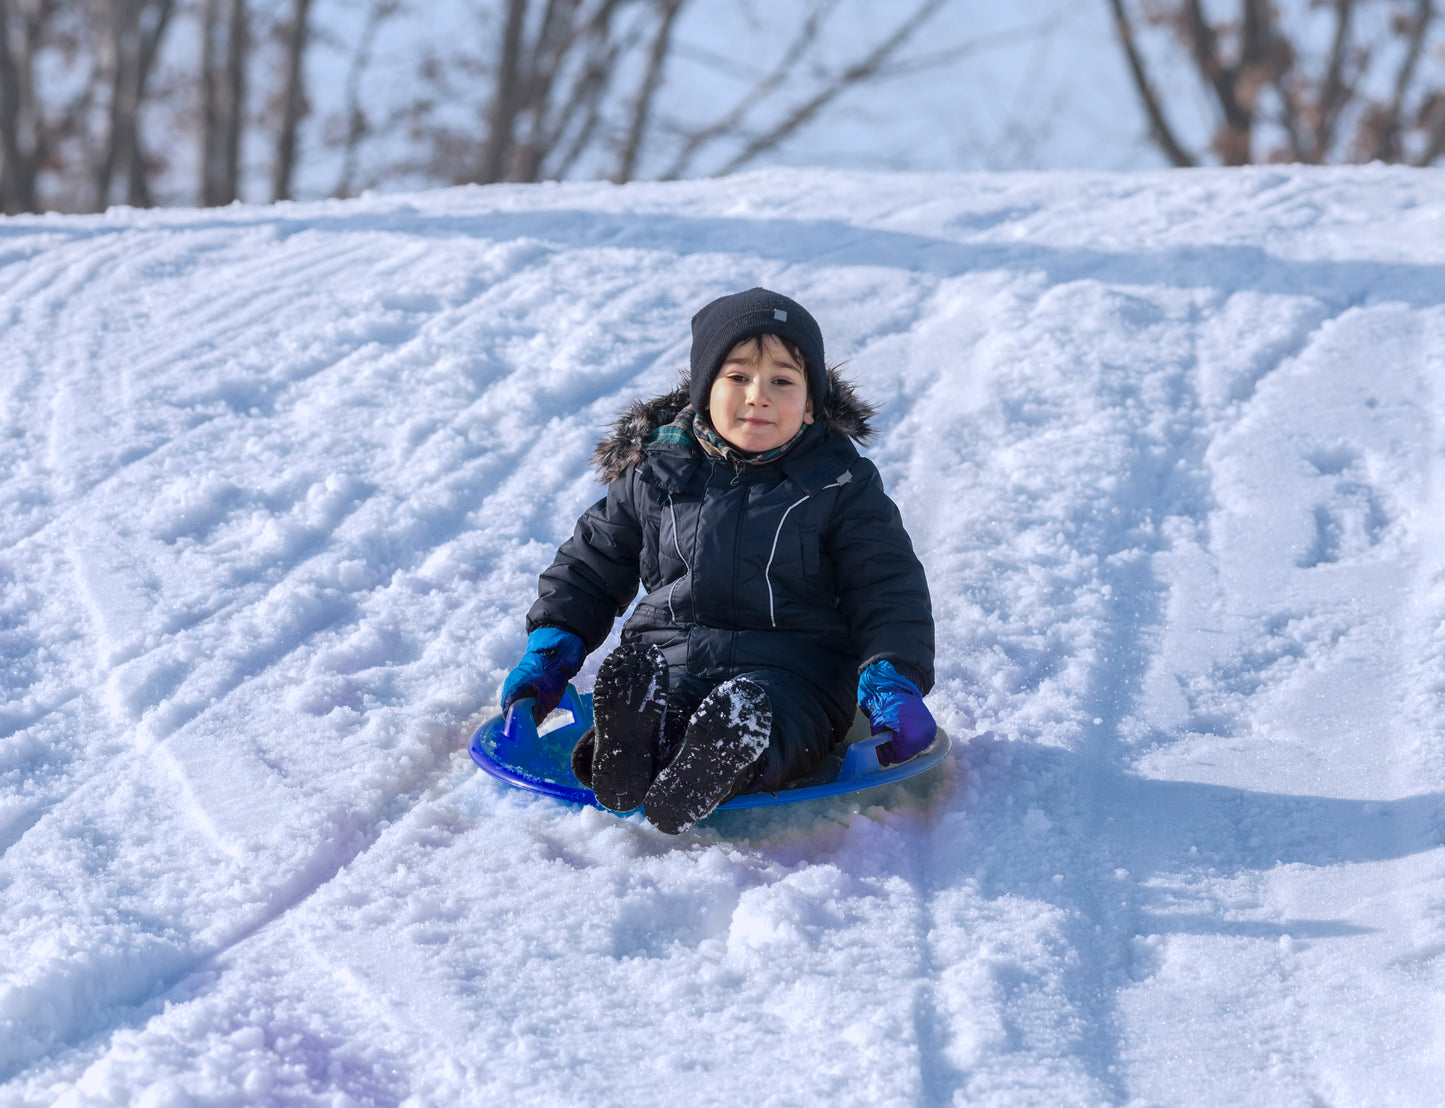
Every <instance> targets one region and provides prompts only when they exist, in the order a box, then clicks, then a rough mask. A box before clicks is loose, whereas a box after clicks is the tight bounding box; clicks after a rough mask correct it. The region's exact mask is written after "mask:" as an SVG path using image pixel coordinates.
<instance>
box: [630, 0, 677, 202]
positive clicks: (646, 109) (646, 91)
mask: <svg viewBox="0 0 1445 1108" xmlns="http://www.w3.org/2000/svg"><path fill="white" fill-rule="evenodd" d="M657 3H658V8H659V10H660V12H661V18H660V19H659V20H658V23H657V30H656V31H655V32H654V33H653V36H652V48H651V49H650V50H649V51H648V53H647V69H646V71H645V72H644V73H643V76H642V83H641V84H640V85H639V86H638V88H637V96H636V98H635V99H634V100H633V102H632V113H631V120H630V122H629V123H628V127H627V135H626V137H625V138H624V139H623V140H622V148H621V149H620V150H619V151H618V153H617V164H616V166H615V167H614V168H613V170H612V180H613V181H616V182H617V183H619V184H621V183H622V182H624V181H630V180H632V174H633V173H634V172H635V171H636V169H637V158H638V155H639V154H640V153H641V152H642V139H643V136H644V135H645V134H646V133H647V124H648V120H649V119H650V117H651V115H652V102H653V100H654V98H655V97H656V96H657V88H658V86H659V85H660V84H661V83H662V69H663V66H664V64H665V63H666V61H667V55H668V53H669V51H670V50H671V48H672V29H673V27H674V26H675V25H676V24H677V16H678V13H679V12H681V11H682V7H683V4H684V3H685V0H657Z"/></svg>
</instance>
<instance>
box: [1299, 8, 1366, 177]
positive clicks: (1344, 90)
mask: <svg viewBox="0 0 1445 1108" xmlns="http://www.w3.org/2000/svg"><path fill="white" fill-rule="evenodd" d="M1334 6H1335V35H1334V41H1333V42H1332V43H1331V44H1330V60H1329V65H1328V66H1327V67H1326V69H1325V80H1324V86H1323V88H1322V89H1321V90H1320V95H1319V102H1318V106H1317V108H1316V113H1317V115H1318V119H1319V121H1318V123H1317V124H1316V125H1315V133H1314V142H1313V149H1312V150H1311V151H1310V152H1309V156H1308V158H1307V159H1306V160H1308V161H1312V162H1323V161H1324V160H1325V158H1326V157H1327V156H1328V154H1329V151H1330V148H1331V147H1333V146H1334V142H1335V127H1336V126H1337V125H1338V123H1339V119H1340V112H1341V111H1342V110H1343V109H1344V106H1345V104H1346V103H1347V102H1348V100H1349V97H1350V91H1349V88H1348V87H1347V86H1346V84H1345V51H1346V49H1347V48H1348V46H1349V41H1350V20H1351V17H1352V16H1353V15H1354V10H1355V0H1334Z"/></svg>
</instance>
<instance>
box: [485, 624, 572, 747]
mask: <svg viewBox="0 0 1445 1108" xmlns="http://www.w3.org/2000/svg"><path fill="white" fill-rule="evenodd" d="M586 655H587V649H586V647H585V646H584V645H583V643H582V640H581V639H579V638H578V637H577V636H576V635H574V634H572V632H571V631H564V630H562V628H560V627H539V628H537V630H535V631H533V632H532V633H531V634H530V635H528V636H527V653H526V654H524V655H522V660H521V661H520V662H518V663H517V668H516V669H514V670H512V672H511V673H509V674H507V679H506V681H504V682H503V683H502V711H504V712H505V711H506V710H507V709H508V708H510V707H511V706H512V702H513V701H516V700H521V699H522V698H523V697H526V696H534V697H536V698H537V703H536V704H535V705H533V707H532V719H533V720H535V721H536V722H537V723H538V724H540V723H541V722H542V721H543V720H544V719H546V718H547V713H548V712H550V711H551V710H552V709H553V708H555V707H557V705H558V704H560V703H561V702H562V694H563V693H564V692H566V691H567V682H568V681H570V680H572V678H573V676H574V675H575V674H576V673H577V671H578V670H579V669H581V668H582V659H583V658H584V657H586Z"/></svg>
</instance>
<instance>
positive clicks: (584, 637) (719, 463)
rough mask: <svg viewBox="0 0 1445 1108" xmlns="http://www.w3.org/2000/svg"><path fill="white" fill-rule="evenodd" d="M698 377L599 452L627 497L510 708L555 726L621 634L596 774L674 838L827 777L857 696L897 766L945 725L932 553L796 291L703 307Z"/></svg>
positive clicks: (601, 682)
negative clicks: (868, 450)
mask: <svg viewBox="0 0 1445 1108" xmlns="http://www.w3.org/2000/svg"><path fill="white" fill-rule="evenodd" d="M692 336H693V341H692V359H691V362H692V372H691V376H690V378H689V379H688V380H687V381H685V382H683V383H682V384H681V385H679V387H678V388H677V389H676V390H675V391H674V392H673V393H671V394H669V395H667V396H663V397H657V398H654V399H652V400H647V401H635V402H633V404H632V405H631V406H630V407H629V408H628V409H627V410H626V411H625V412H624V413H623V414H622V416H621V417H620V418H619V419H618V420H617V422H616V423H615V424H614V425H613V427H612V429H611V433H610V434H609V436H608V437H607V438H605V439H604V440H603V441H602V442H600V443H599V444H598V447H597V450H596V453H595V454H594V457H593V460H594V463H595V464H596V466H597V469H598V471H599V473H600V474H601V476H602V478H603V480H605V481H606V482H607V495H606V496H605V497H604V498H603V499H601V500H599V501H598V502H597V503H596V504H594V505H593V506H592V507H591V508H589V509H587V511H586V512H584V513H583V515H582V517H581V519H579V520H578V521H577V528H576V530H575V532H574V533H573V535H572V537H571V538H570V539H568V540H567V541H566V542H565V543H563V544H562V547H561V549H559V550H558V551H557V556H556V559H555V560H554V561H553V563H552V564H551V566H549V567H548V569H547V570H546V571H545V572H544V573H543V574H542V577H541V588H540V594H539V597H538V599H537V602H536V603H535V604H533V605H532V607H531V609H530V611H528V613H527V630H528V632H529V634H528V637H527V653H526V656H525V657H524V658H523V659H522V660H521V662H520V663H519V665H518V666H517V668H516V669H515V670H513V671H512V673H511V674H510V675H509V676H508V678H507V680H506V682H505V684H504V685H503V687H502V707H503V709H506V708H507V707H509V706H510V705H511V704H512V702H513V701H515V700H517V699H519V698H522V697H535V698H536V705H535V707H534V709H533V711H534V714H535V717H536V719H537V720H538V722H540V721H541V720H542V719H543V718H544V717H545V716H546V714H547V713H548V712H550V711H551V710H552V709H553V708H554V707H556V705H557V703H558V702H559V700H560V699H561V696H562V693H563V691H564V690H565V688H566V685H567V682H568V681H569V680H570V679H571V678H572V677H573V675H574V674H576V672H577V670H578V669H579V668H580V667H581V665H582V659H583V658H584V656H585V655H586V654H587V653H588V652H590V651H592V650H595V649H596V648H597V647H598V646H600V645H601V644H602V642H603V640H604V639H606V637H607V635H608V633H609V631H610V629H611V627H612V623H613V620H614V619H615V618H616V617H617V616H618V615H620V614H622V613H623V612H625V611H626V609H627V606H628V604H629V603H631V601H632V598H633V596H634V595H635V594H636V592H637V587H638V583H639V581H640V582H641V585H642V589H643V593H644V595H643V596H642V599H641V600H639V601H638V603H637V606H636V608H635V609H634V611H633V613H632V616H631V618H630V619H628V621H627V623H626V625H625V626H624V627H623V630H622V643H621V645H620V646H619V647H618V648H617V649H616V650H614V651H613V652H612V653H611V654H609V655H608V656H607V657H606V658H605V659H604V660H603V662H602V665H601V666H600V667H599V669H598V672H597V680H596V684H595V688H594V691H593V713H594V718H595V727H594V728H593V729H592V730H590V731H589V732H588V733H587V734H586V735H585V736H584V737H583V738H582V740H581V741H580V742H579V743H578V744H577V748H576V750H575V751H574V753H573V756H572V766H573V770H574V772H575V773H576V775H577V778H578V780H580V781H582V782H583V783H584V784H586V785H588V786H589V787H590V788H591V789H592V790H593V792H594V794H595V795H596V797H597V800H598V803H600V804H602V805H604V806H605V807H607V808H610V809H612V810H614V811H618V812H627V811H631V810H632V809H634V808H636V807H637V806H638V805H639V804H640V805H641V806H642V809H643V812H644V813H645V814H646V816H647V818H648V820H650V821H651V822H652V823H653V824H654V825H656V826H657V827H658V828H660V829H661V830H663V831H665V832H668V833H669V834H678V833H680V832H682V831H685V830H686V829H687V828H689V827H691V826H692V825H693V824H694V823H696V822H697V821H698V820H700V819H702V818H703V817H704V816H706V815H707V814H708V813H709V812H711V811H712V810H713V809H714V808H716V807H717V806H718V805H719V804H721V803H723V802H724V801H727V800H729V799H730V798H732V797H733V796H736V795H738V794H739V793H744V792H754V791H759V790H774V789H777V788H779V787H780V786H782V785H783V784H785V783H786V782H788V781H790V780H792V779H794V778H797V777H799V776H802V775H804V774H806V773H808V772H809V771H810V770H813V769H815V768H816V767H817V766H818V765H819V764H820V763H821V762H822V761H823V760H824V759H825V758H826V756H827V755H828V752H829V750H830V749H831V748H832V747H833V746H834V744H835V743H836V742H838V741H839V740H840V739H841V738H842V736H843V735H844V734H845V733H846V732H847V730H848V728H849V725H850V723H851V721H852V718H853V715H854V712H855V704H856V705H858V706H861V707H862V708H863V710H864V711H865V712H866V713H867V714H868V716H869V718H870V720H871V722H872V725H873V730H874V733H875V734H877V733H878V732H880V731H882V730H884V729H888V730H891V731H892V732H893V733H894V737H893V739H892V740H891V741H890V742H888V743H886V744H884V745H883V746H881V747H879V756H880V759H881V760H882V761H883V763H884V764H885V765H887V764H890V762H900V761H904V760H906V759H908V758H910V757H912V756H913V755H915V754H917V753H918V752H919V751H921V750H923V749H924V748H925V747H927V746H928V745H929V744H930V743H931V742H932V741H933V738H934V734H935V730H936V728H935V725H934V721H933V717H932V716H931V715H930V714H929V711H928V709H927V708H926V707H925V706H924V703H923V696H924V694H925V693H927V692H928V691H929V689H930V688H931V687H932V685H933V614H932V608H931V606H930V603H929V596H928V584H927V582H926V580H925V579H924V574H923V567H922V565H921V564H920V563H919V561H918V558H917V557H916V556H915V555H914V553H913V546H912V543H911V542H910V541H909V538H908V533H907V532H906V531H905V530H904V528H903V522H902V519H901V518H900V516H899V513H898V508H897V507H896V506H895V505H894V503H893V501H892V500H890V499H889V498H888V496H887V494H885V493H884V491H883V484H882V481H881V480H880V478H879V475H878V470H877V467H875V466H874V465H873V463H872V462H870V461H868V460H867V459H866V458H863V457H861V456H860V455H859V453H858V451H857V449H856V448H855V447H854V445H853V444H854V440H857V441H859V442H866V441H867V439H868V438H869V437H870V436H871V434H872V429H871V427H870V425H869V422H870V417H871V416H872V415H873V414H874V410H873V409H872V408H871V407H870V406H869V405H867V404H865V403H864V402H863V401H861V400H860V399H859V398H858V396H857V395H856V394H855V393H854V391H853V389H852V387H851V386H850V385H849V384H848V383H847V382H846V381H844V380H843V379H842V378H841V377H839V376H838V374H837V372H836V371H835V370H832V369H829V368H828V367H827V366H826V365H825V363H824V361H823V336H822V332H821V331H820V330H819V328H818V324H817V323H816V322H815V321H814V319H813V317H812V316H811V315H809V314H808V312H807V311H806V310H804V308H803V307H802V306H801V305H800V304H798V303H796V302H795V301H793V300H790V299H789V298H788V297H786V296H781V295H779V294H778V293H775V292H769V291H768V290H766V289H761V288H757V289H751V290H749V291H747V292H740V293H734V294H732V295H729V296H724V297H721V298H720V299H717V300H714V301H712V302H711V303H710V304H708V305H706V306H705V307H704V308H702V310H701V311H699V312H698V313H697V315H695V316H694V317H693V320H692Z"/></svg>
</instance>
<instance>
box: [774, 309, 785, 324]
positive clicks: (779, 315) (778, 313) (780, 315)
mask: <svg viewBox="0 0 1445 1108" xmlns="http://www.w3.org/2000/svg"><path fill="white" fill-rule="evenodd" d="M773 318H774V319H776V320H777V321H778V322H779V323H787V322H788V313H787V312H785V311H783V309H782V308H774V309H773Z"/></svg>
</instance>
